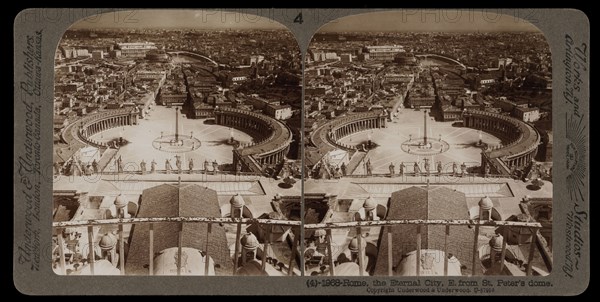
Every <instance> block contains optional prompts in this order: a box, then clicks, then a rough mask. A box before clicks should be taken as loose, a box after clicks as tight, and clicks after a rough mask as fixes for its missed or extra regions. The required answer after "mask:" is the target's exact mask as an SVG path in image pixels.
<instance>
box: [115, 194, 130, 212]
mask: <svg viewBox="0 0 600 302" xmlns="http://www.w3.org/2000/svg"><path fill="white" fill-rule="evenodd" d="M127 203H128V202H127V200H126V199H125V196H123V194H119V195H118V196H117V198H115V206H116V207H117V208H119V209H120V208H124V207H125V206H127Z"/></svg>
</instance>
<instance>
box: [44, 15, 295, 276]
mask: <svg viewBox="0 0 600 302" xmlns="http://www.w3.org/2000/svg"><path fill="white" fill-rule="evenodd" d="M231 14H232V13H231V12H224V11H200V10H135V11H116V12H110V13H105V14H102V15H96V16H90V17H88V18H85V19H81V20H79V21H77V22H75V23H74V24H73V25H72V26H71V27H70V28H69V29H68V30H67V31H66V32H64V35H63V36H62V39H61V40H60V42H59V44H58V45H57V47H56V52H55V54H54V102H53V104H54V107H53V108H54V116H53V119H54V129H53V133H54V138H53V141H54V145H53V153H52V165H53V174H54V175H53V210H52V220H53V224H52V226H51V227H52V235H53V240H52V241H53V247H52V268H53V270H54V272H55V273H56V274H59V275H182V276H183V275H204V276H210V275H217V276H233V275H252V276H295V275H301V273H302V272H301V271H302V270H301V266H300V263H301V257H302V256H301V253H300V246H301V239H300V227H301V177H302V170H301V168H302V164H301V157H302V153H301V151H300V148H301V143H300V142H301V138H300V128H301V115H302V110H301V108H302V86H301V83H302V57H301V51H300V49H299V47H298V44H297V42H296V39H295V37H294V35H293V34H292V33H291V32H290V31H289V30H288V29H287V28H286V27H285V26H284V25H282V24H281V23H278V22H276V21H273V20H270V19H268V18H264V17H260V16H254V15H251V14H245V13H244V14H240V13H238V14H237V15H231ZM117 21H119V22H117ZM48 227H50V226H48Z"/></svg>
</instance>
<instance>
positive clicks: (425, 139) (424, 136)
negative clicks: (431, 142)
mask: <svg viewBox="0 0 600 302" xmlns="http://www.w3.org/2000/svg"><path fill="white" fill-rule="evenodd" d="M423 123H424V125H425V127H424V128H425V130H424V131H425V132H424V134H423V146H427V110H425V111H424V112H423Z"/></svg>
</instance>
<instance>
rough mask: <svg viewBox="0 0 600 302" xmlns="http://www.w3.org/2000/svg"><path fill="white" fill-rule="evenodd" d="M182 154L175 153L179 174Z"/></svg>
mask: <svg viewBox="0 0 600 302" xmlns="http://www.w3.org/2000/svg"><path fill="white" fill-rule="evenodd" d="M180 158H181V156H179V155H175V167H177V174H181V159H180Z"/></svg>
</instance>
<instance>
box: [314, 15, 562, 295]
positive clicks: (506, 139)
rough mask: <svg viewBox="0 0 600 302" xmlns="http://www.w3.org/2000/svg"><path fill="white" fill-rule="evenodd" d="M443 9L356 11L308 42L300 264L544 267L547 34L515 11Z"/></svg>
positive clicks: (429, 270)
mask: <svg viewBox="0 0 600 302" xmlns="http://www.w3.org/2000/svg"><path fill="white" fill-rule="evenodd" d="M436 12H437V14H434V13H433V12H432V13H431V15H424V14H423V15H419V14H414V15H412V16H407V14H406V11H385V12H371V13H365V14H357V15H351V16H347V17H343V18H340V19H336V20H335V21H334V22H330V23H328V24H325V25H324V26H322V27H321V28H320V29H319V30H318V32H317V33H316V34H315V35H314V36H313V37H312V39H311V41H310V44H309V47H308V51H307V53H306V56H305V68H304V132H303V134H304V137H303V145H304V177H305V182H304V208H305V225H304V228H305V238H304V241H305V250H304V251H303V252H304V258H305V271H306V275H311V276H319V275H323V276H483V275H502V276H531V275H537V276H546V275H548V274H549V273H550V272H551V271H552V264H553V260H552V200H553V199H552V198H553V183H552V141H553V139H552V56H551V53H550V47H549V45H548V42H547V41H546V38H545V36H544V34H543V33H542V32H541V31H540V30H539V29H538V28H537V27H535V26H534V25H532V24H531V23H529V22H527V21H525V20H523V19H519V18H516V17H508V16H504V18H499V19H496V20H494V22H486V20H484V19H482V18H470V17H469V12H467V11H465V12H463V14H462V18H458V17H457V18H455V19H453V20H452V22H450V21H449V20H448V18H436V17H435V16H439V15H443V16H445V15H444V14H445V13H446V14H447V13H448V12H447V11H443V10H441V11H436ZM450 13H451V14H452V16H455V15H458V16H461V15H460V14H457V13H456V10H453V11H452V12H450ZM459 13H460V11H459ZM427 18H429V19H427ZM411 280H414V279H411ZM413 282H418V281H413ZM415 285H416V283H415Z"/></svg>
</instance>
